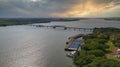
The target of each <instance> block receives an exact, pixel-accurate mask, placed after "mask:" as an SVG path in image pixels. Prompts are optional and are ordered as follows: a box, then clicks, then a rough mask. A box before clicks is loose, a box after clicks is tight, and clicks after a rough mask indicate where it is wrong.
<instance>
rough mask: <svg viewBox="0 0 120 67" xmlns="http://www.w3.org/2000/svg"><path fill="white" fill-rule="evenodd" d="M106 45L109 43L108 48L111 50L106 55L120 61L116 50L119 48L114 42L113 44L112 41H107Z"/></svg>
mask: <svg viewBox="0 0 120 67" xmlns="http://www.w3.org/2000/svg"><path fill="white" fill-rule="evenodd" d="M106 45H109V48H108V49H107V50H108V51H110V52H109V53H107V54H106V57H107V58H108V59H114V60H118V61H120V59H118V58H117V57H116V51H117V49H118V48H117V47H115V46H114V44H113V43H112V42H111V41H108V42H107V43H106Z"/></svg>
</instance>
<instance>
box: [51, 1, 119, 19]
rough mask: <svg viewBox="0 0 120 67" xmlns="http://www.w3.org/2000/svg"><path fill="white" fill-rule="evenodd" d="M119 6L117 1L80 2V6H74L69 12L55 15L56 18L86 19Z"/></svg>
mask: <svg viewBox="0 0 120 67" xmlns="http://www.w3.org/2000/svg"><path fill="white" fill-rule="evenodd" d="M117 5H119V1H117V0H79V3H78V4H75V5H73V6H72V7H71V8H70V9H68V11H65V12H63V13H62V14H59V13H53V15H55V16H66V17H70V16H71V17H85V16H90V15H92V14H95V13H100V12H101V11H103V12H104V11H105V10H109V9H110V8H113V7H115V6H117Z"/></svg>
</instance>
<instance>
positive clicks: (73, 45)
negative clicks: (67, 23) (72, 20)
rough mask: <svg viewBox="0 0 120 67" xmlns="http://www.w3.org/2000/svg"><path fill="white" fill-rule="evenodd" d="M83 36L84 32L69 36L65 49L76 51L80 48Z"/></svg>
mask: <svg viewBox="0 0 120 67" xmlns="http://www.w3.org/2000/svg"><path fill="white" fill-rule="evenodd" d="M83 36H84V34H78V35H75V36H72V37H70V38H69V41H68V42H67V43H66V47H65V50H66V51H78V50H79V49H80V45H82V44H83Z"/></svg>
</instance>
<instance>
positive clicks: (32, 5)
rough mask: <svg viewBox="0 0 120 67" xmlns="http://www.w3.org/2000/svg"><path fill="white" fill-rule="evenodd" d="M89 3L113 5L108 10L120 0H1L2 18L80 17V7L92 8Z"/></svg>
mask: <svg viewBox="0 0 120 67" xmlns="http://www.w3.org/2000/svg"><path fill="white" fill-rule="evenodd" d="M89 2H91V3H93V4H95V5H93V6H100V5H103V4H104V6H107V5H108V4H109V3H112V4H111V5H113V6H112V7H108V8H113V7H114V6H116V5H119V4H120V0H0V17H54V16H62V15H63V16H69V15H71V16H72V14H70V12H77V13H73V14H75V15H78V14H82V9H81V7H78V6H83V7H86V6H88V5H90V6H91V4H87V3H89ZM81 4H83V5H81ZM105 4H106V5H105ZM76 7H78V8H76ZM73 8H74V9H73ZM97 8H98V7H97ZM79 9H80V10H79ZM83 12H84V11H83ZM88 13H89V12H88Z"/></svg>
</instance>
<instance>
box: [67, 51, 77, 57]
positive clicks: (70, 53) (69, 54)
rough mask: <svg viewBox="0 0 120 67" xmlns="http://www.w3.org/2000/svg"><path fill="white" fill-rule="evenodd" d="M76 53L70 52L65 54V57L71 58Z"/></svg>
mask: <svg viewBox="0 0 120 67" xmlns="http://www.w3.org/2000/svg"><path fill="white" fill-rule="evenodd" d="M76 52H77V51H71V52H69V53H67V56H69V57H73V56H74V55H75V54H76Z"/></svg>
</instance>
